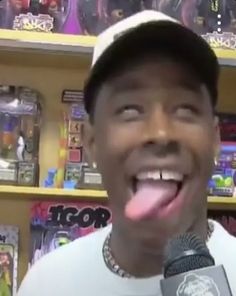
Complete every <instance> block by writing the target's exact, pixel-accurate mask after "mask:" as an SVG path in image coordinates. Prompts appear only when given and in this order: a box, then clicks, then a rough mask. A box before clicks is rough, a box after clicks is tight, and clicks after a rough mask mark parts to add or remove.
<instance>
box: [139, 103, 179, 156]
mask: <svg viewBox="0 0 236 296" xmlns="http://www.w3.org/2000/svg"><path fill="white" fill-rule="evenodd" d="M143 146H145V147H146V148H147V147H148V148H151V150H155V154H158V156H159V157H162V156H163V157H164V156H167V155H169V154H176V153H178V152H179V150H180V147H179V144H178V141H177V139H176V131H175V130H174V125H173V122H172V119H171V116H170V115H168V113H167V112H166V111H165V110H164V109H163V108H162V107H158V108H156V109H155V110H154V109H153V110H152V113H151V114H150V116H149V117H148V118H147V122H146V126H145V132H144V137H143Z"/></svg>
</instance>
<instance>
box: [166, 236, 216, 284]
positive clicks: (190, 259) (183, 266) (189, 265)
mask: <svg viewBox="0 0 236 296" xmlns="http://www.w3.org/2000/svg"><path fill="white" fill-rule="evenodd" d="M213 265H215V261H214V259H213V257H212V256H211V254H210V252H209V250H208V248H207V246H206V244H205V242H203V241H202V240H201V239H200V238H199V237H197V236H196V235H195V234H192V233H185V234H182V235H179V236H177V237H176V238H174V239H172V240H170V241H169V243H168V244H167V246H166V250H165V261H164V277H165V278H168V277H171V276H174V275H177V274H181V273H185V272H188V271H191V270H196V269H200V268H204V267H208V266H213Z"/></svg>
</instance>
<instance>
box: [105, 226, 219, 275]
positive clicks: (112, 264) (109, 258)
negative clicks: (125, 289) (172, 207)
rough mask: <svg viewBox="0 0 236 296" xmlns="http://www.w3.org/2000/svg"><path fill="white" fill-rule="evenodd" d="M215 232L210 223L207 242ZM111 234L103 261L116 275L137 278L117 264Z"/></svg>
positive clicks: (106, 240)
mask: <svg viewBox="0 0 236 296" xmlns="http://www.w3.org/2000/svg"><path fill="white" fill-rule="evenodd" d="M213 231H214V224H213V223H212V222H211V221H208V223H207V239H206V242H208V241H209V239H210V238H211V235H212V233H213ZM110 242H111V232H110V233H109V234H108V236H107V237H106V239H105V242H104V244H103V249H102V253H103V259H104V261H105V263H106V265H107V267H108V268H109V269H110V270H111V271H112V272H113V273H115V274H117V275H119V276H120V277H122V278H135V276H133V275H131V274H130V273H128V272H126V271H125V270H123V269H122V268H121V267H120V266H119V265H118V263H117V262H116V260H115V258H114V257H113V255H112V251H111V247H110Z"/></svg>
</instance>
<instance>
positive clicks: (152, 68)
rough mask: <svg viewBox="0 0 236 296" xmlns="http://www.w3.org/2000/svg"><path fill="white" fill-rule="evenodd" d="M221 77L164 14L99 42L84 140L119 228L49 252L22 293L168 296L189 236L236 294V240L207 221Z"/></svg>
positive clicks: (132, 21)
mask: <svg viewBox="0 0 236 296" xmlns="http://www.w3.org/2000/svg"><path fill="white" fill-rule="evenodd" d="M218 76H219V65H218V62H217V58H216V56H215V54H214V52H213V51H212V50H211V48H210V47H209V46H208V44H207V43H206V42H205V41H204V40H203V39H202V38H201V37H199V36H197V35H195V33H193V32H192V31H190V30H189V29H187V28H185V27H182V26H181V25H180V24H178V23H177V22H175V20H173V19H171V18H170V17H168V16H166V15H163V14H162V13H160V12H156V11H143V12H141V13H138V14H136V15H134V16H132V17H130V18H127V19H126V20H124V21H122V22H120V23H117V24H116V25H115V26H113V27H111V28H110V29H108V30H107V31H105V32H104V33H103V34H102V35H100V36H99V38H98V42H97V44H96V47H95V51H94V58H93V67H92V70H91V72H90V76H89V79H88V80H87V83H86V86H85V89H84V96H85V108H86V110H87V112H88V120H87V122H86V124H85V126H84V131H83V133H84V145H85V147H86V149H87V153H88V156H89V159H90V161H91V163H97V166H98V168H99V170H100V172H101V174H102V177H103V182H104V186H105V188H106V190H107V192H108V196H109V201H110V207H111V209H112V212H113V223H112V226H109V227H106V228H104V229H103V230H99V231H98V232H96V233H94V234H92V235H88V236H86V237H85V238H82V239H79V240H77V241H75V242H72V243H70V244H68V245H67V246H65V247H62V248H60V249H58V250H57V251H55V252H53V253H51V254H49V255H46V256H45V257H44V258H43V259H42V260H41V261H39V262H38V263H36V264H35V265H34V266H33V268H32V269H31V271H30V272H29V274H28V275H27V276H26V278H25V280H24V281H23V284H22V287H21V289H20V291H19V294H18V296H32V295H33V296H42V295H44V296H54V295H55V296H64V295H70V296H77V295H83V296H94V295H97V296H111V295H112V296H126V295H130V296H131V295H133V296H135V295H139V296H140V295H142V296H154V295H155V296H156V295H161V291H160V279H161V277H162V275H161V274H162V267H163V252H164V248H165V245H166V243H167V241H168V240H169V239H171V238H172V237H174V236H175V235H177V234H180V233H185V232H193V233H195V234H197V235H198V236H200V237H201V238H202V239H203V240H205V241H206V242H207V245H208V247H209V249H210V252H211V254H212V256H213V257H214V258H215V261H216V264H219V263H222V264H223V265H224V267H225V269H226V272H227V276H228V279H229V282H230V285H231V287H232V289H233V292H234V295H236V285H235V281H234V280H235V270H236V240H235V238H233V237H232V236H230V235H229V234H228V233H227V232H226V231H225V230H224V229H223V227H221V226H220V225H219V224H218V223H216V222H213V221H207V195H206V188H207V183H208V180H209V178H210V176H211V174H212V170H213V167H214V160H215V158H216V157H217V153H218V145H219V143H218V142H219V134H218V123H217V119H216V118H215V116H214V109H215V105H216V102H217V84H218ZM222 250H224V251H223V252H222Z"/></svg>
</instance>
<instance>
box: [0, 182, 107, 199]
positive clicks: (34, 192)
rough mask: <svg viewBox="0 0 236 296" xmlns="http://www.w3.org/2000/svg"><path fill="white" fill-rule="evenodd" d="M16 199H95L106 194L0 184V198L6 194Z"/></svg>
mask: <svg viewBox="0 0 236 296" xmlns="http://www.w3.org/2000/svg"><path fill="white" fill-rule="evenodd" d="M16 195H17V199H18V198H19V199H48V198H66V199H83V198H88V199H95V200H104V199H106V198H107V194H106V192H105V191H103V190H84V189H81V190H73V189H72V190H70V189H56V188H38V187H20V186H3V185H2V186H0V199H3V198H6V197H8V196H16Z"/></svg>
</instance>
